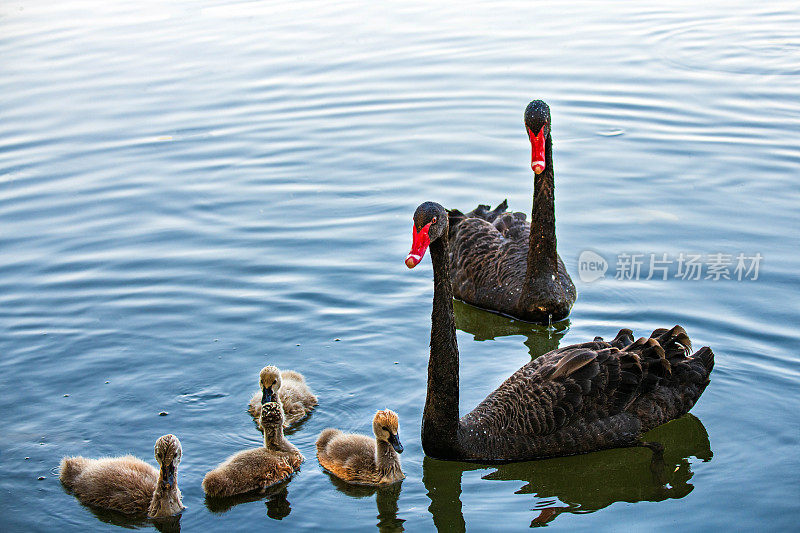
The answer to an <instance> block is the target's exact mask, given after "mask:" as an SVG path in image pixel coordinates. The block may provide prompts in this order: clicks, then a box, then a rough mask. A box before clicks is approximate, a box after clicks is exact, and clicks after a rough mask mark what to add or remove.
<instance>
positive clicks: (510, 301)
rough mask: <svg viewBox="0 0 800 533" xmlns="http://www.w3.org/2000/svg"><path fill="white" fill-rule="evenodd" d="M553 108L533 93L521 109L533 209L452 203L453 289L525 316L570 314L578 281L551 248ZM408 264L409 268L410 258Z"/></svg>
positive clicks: (491, 307) (499, 309)
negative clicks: (466, 208) (516, 210)
mask: <svg viewBox="0 0 800 533" xmlns="http://www.w3.org/2000/svg"><path fill="white" fill-rule="evenodd" d="M550 125H551V120H550V108H549V107H548V106H547V104H546V103H544V102H543V101H541V100H534V101H533V102H531V103H530V104H528V107H527V108H526V109H525V129H526V130H527V133H528V138H529V140H530V142H531V169H532V170H533V172H534V181H533V190H534V196H533V212H532V215H531V223H530V224H528V223H527V222H526V221H525V214H524V213H510V212H507V211H506V209H507V208H508V203H507V202H505V201H504V202H503V203H502V204H500V205H499V206H498V207H497V208H496V209H494V210H490V207H489V206H488V205H481V206H478V208H477V209H475V210H473V211H471V212H469V213H467V214H466V215H465V214H463V213H462V212H461V211H458V210H456V209H453V210H451V211H449V213H448V214H449V221H450V229H449V233H450V243H449V244H450V245H449V247H448V252H449V260H450V265H451V270H450V282H451V284H452V287H453V295H454V296H455V297H456V298H458V299H459V300H462V301H464V302H466V303H468V304H471V305H475V306H477V307H481V308H483V309H487V310H490V311H494V312H497V313H501V314H504V315H508V316H512V317H514V318H518V319H521V320H525V321H528V322H540V323H547V322H549V321H550V320H561V319H563V318H566V316H567V315H569V312H570V310H571V309H572V304H573V303H575V298H576V291H575V285H574V284H573V283H572V280H571V279H570V277H569V274H568V273H567V270H566V268H565V267H564V263H563V261H561V258H560V257H559V256H558V252H557V251H556V216H555V196H554V195H555V191H554V182H553V180H554V178H553V176H554V174H553V140H552V137H551V134H550V133H551V132H550ZM413 261H414V260H413V259H412V263H411V264H409V268H410V267H412V266H413Z"/></svg>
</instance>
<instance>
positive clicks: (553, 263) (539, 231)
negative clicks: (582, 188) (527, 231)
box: [525, 135, 558, 290]
mask: <svg viewBox="0 0 800 533" xmlns="http://www.w3.org/2000/svg"><path fill="white" fill-rule="evenodd" d="M544 155H545V167H544V171H542V173H541V174H536V175H535V177H534V179H533V214H532V218H531V236H530V243H529V248H528V267H527V272H526V276H525V281H526V285H528V284H530V285H531V286H532V285H535V283H534V282H535V281H536V280H538V279H541V278H543V277H550V276H551V275H553V274H555V273H556V272H557V270H558V254H557V252H556V211H555V193H554V190H553V189H554V183H553V139H552V137H551V136H550V135H548V136H547V139H546V141H545V149H544ZM528 288H529V287H527V286H526V290H527V289H528Z"/></svg>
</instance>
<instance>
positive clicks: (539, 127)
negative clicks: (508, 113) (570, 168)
mask: <svg viewBox="0 0 800 533" xmlns="http://www.w3.org/2000/svg"><path fill="white" fill-rule="evenodd" d="M525 129H526V130H528V138H529V139H530V141H531V169H532V170H533V171H534V173H536V174H541V173H542V172H544V169H545V166H547V164H546V162H545V161H546V160H545V156H544V145H545V139H547V137H549V136H550V108H549V107H548V105H547V104H545V103H544V102H543V101H542V100H534V101H533V102H531V103H530V104H528V107H526V108H525Z"/></svg>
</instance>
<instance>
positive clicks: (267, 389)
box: [258, 366, 281, 405]
mask: <svg viewBox="0 0 800 533" xmlns="http://www.w3.org/2000/svg"><path fill="white" fill-rule="evenodd" d="M258 379H259V383H260V384H261V405H264V404H265V403H269V402H274V401H276V399H277V396H278V391H279V390H280V388H281V371H280V370H278V369H277V368H276V367H274V366H265V367H264V368H262V369H261V373H260V374H259V378H258Z"/></svg>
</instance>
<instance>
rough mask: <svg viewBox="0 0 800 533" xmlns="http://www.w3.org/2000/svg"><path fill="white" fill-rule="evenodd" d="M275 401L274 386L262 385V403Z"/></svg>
mask: <svg viewBox="0 0 800 533" xmlns="http://www.w3.org/2000/svg"><path fill="white" fill-rule="evenodd" d="M274 401H275V393H273V392H272V387H261V405H264V404H265V403H269V402H274Z"/></svg>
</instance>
